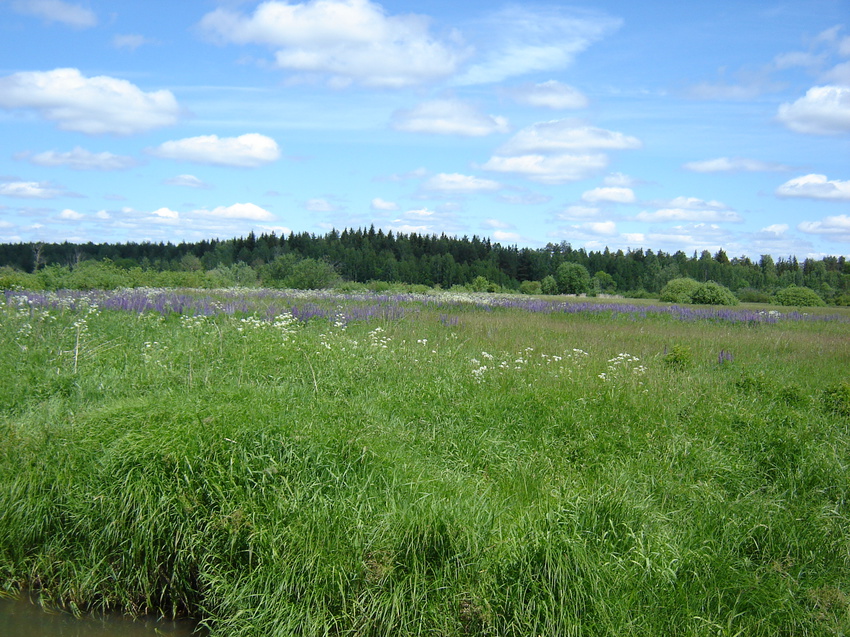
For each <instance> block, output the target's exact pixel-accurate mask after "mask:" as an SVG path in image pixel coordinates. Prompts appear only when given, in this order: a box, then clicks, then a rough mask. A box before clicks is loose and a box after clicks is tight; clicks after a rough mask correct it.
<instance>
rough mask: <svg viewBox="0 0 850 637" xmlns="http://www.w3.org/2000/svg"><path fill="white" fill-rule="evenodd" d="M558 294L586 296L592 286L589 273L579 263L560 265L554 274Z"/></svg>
mask: <svg viewBox="0 0 850 637" xmlns="http://www.w3.org/2000/svg"><path fill="white" fill-rule="evenodd" d="M555 281H556V282H557V283H558V292H559V293H560V294H587V293H588V292H590V289H591V287H592V284H591V282H590V273H589V272H588V271H587V268H586V267H584V266H583V265H581V264H580V263H562V264H561V265H559V266H558V270H557V272H555Z"/></svg>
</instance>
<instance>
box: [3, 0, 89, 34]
mask: <svg viewBox="0 0 850 637" xmlns="http://www.w3.org/2000/svg"><path fill="white" fill-rule="evenodd" d="M12 9H14V10H15V11H17V12H18V13H22V14H25V15H33V16H36V17H39V18H42V19H44V20H46V21H47V22H61V23H62V24H66V25H68V26H69V27H74V28H77V29H87V28H89V27H93V26H95V25H96V24H97V15H95V13H94V12H93V11H91V10H90V9H86V8H85V7H82V6H80V5H78V4H71V3H70V2H63V1H62V0H14V2H12Z"/></svg>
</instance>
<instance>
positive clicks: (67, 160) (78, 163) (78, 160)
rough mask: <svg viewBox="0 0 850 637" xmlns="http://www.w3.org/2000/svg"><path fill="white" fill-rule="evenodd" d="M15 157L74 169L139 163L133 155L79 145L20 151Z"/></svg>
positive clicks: (115, 167) (120, 167)
mask: <svg viewBox="0 0 850 637" xmlns="http://www.w3.org/2000/svg"><path fill="white" fill-rule="evenodd" d="M15 158H16V159H27V160H29V161H30V162H31V163H33V164H36V165H37V166H49V167H54V166H64V167H66V168H71V169H73V170H125V169H127V168H132V167H133V166H135V165H136V163H137V162H136V160H135V159H133V158H132V157H126V156H122V155H114V154H112V153H108V152H102V153H93V152H91V151H88V150H86V149H85V148H80V147H79V146H77V147H76V148H74V149H73V150H71V151H68V152H66V153H60V152H57V151H55V150H48V151H45V152H43V153H37V154H31V153H20V154H19V155H16V156H15Z"/></svg>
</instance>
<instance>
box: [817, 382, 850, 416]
mask: <svg viewBox="0 0 850 637" xmlns="http://www.w3.org/2000/svg"><path fill="white" fill-rule="evenodd" d="M823 406H824V409H826V411H828V412H830V413H833V414H839V415H841V416H850V383H848V382H846V381H844V382H840V383H835V384H833V385H830V386H829V387H827V388H826V389H824V390H823Z"/></svg>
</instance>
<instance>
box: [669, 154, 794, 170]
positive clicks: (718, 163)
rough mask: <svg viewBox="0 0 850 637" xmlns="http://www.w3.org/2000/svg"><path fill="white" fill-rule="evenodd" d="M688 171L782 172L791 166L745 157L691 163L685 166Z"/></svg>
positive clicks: (720, 158)
mask: <svg viewBox="0 0 850 637" xmlns="http://www.w3.org/2000/svg"><path fill="white" fill-rule="evenodd" d="M684 168H685V169H686V170H691V171H693V172H698V173H717V172H739V171H740V172H782V171H786V170H791V167H790V166H786V165H785V164H777V163H774V162H766V161H759V160H758V159H746V158H744V157H731V158H730V157H718V158H717V159H705V160H702V161H689V162H687V163H686V164H684Z"/></svg>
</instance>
